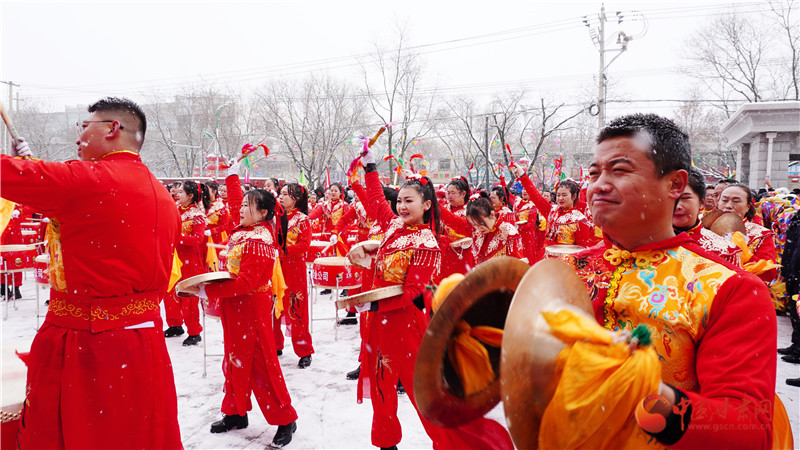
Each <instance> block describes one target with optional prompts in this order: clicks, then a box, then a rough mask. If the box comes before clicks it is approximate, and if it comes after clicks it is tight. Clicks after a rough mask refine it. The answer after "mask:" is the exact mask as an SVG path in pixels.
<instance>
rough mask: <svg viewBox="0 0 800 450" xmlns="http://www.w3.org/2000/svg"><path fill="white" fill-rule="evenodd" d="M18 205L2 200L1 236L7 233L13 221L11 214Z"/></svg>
mask: <svg viewBox="0 0 800 450" xmlns="http://www.w3.org/2000/svg"><path fill="white" fill-rule="evenodd" d="M14 206H16V203H14V202H12V201H8V200H6V199H4V198H0V234H3V232H4V231H6V227H7V226H8V222H10V221H11V213H13V212H14Z"/></svg>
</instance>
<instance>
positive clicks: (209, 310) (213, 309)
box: [200, 298, 222, 319]
mask: <svg viewBox="0 0 800 450" xmlns="http://www.w3.org/2000/svg"><path fill="white" fill-rule="evenodd" d="M200 303H201V304H202V305H203V312H205V313H206V315H207V316H209V317H213V318H215V319H219V318H221V317H222V302H220V299H218V298H204V299H203V300H202V301H201V302H200Z"/></svg>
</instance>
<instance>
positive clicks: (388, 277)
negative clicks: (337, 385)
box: [361, 164, 512, 448]
mask: <svg viewBox="0 0 800 450" xmlns="http://www.w3.org/2000/svg"><path fill="white" fill-rule="evenodd" d="M370 166H372V167H370ZM371 169H372V170H371ZM365 180H366V184H367V192H368V195H369V201H370V202H371V204H372V205H375V219H376V221H377V223H379V224H380V226H381V228H382V229H383V230H384V236H383V239H382V240H381V244H380V247H379V248H378V254H377V258H376V260H375V263H376V272H375V279H374V283H373V285H374V287H375V288H381V287H386V286H393V285H398V284H399V285H402V286H403V294H402V295H398V296H396V297H390V298H387V299H384V300H380V301H378V302H373V304H372V313H371V314H372V315H373V317H372V318H371V326H370V329H369V335H368V337H367V342H368V344H367V346H366V349H367V359H366V362H365V363H364V364H365V365H363V366H362V370H361V374H362V375H361V376H362V377H365V376H366V377H369V384H370V397H371V399H372V409H373V416H372V443H373V445H375V446H377V447H391V446H393V445H396V444H397V443H399V442H400V438H401V435H402V433H401V430H400V423H399V422H398V420H397V416H396V415H397V393H396V392H397V391H396V390H397V380H398V378H399V380H400V381H401V382H402V383H403V386H404V387H405V389H406V393H407V394H408V398H409V400H411V403H412V404H414V405H415V407H416V402H415V400H414V364H415V361H416V357H417V352H418V350H419V345H420V342H421V341H422V335H423V333H424V332H425V328H426V327H427V318H426V317H425V316H424V315H423V313H422V311H421V310H420V309H419V308H417V306H415V304H414V302H413V301H414V299H415V298H416V297H418V296H420V295H421V294H423V291H425V286H426V285H428V283H430V282H431V280H432V278H433V276H434V274H435V272H436V269H437V267H438V266H439V264H440V262H441V256H440V255H441V253H440V250H439V243H438V241H437V239H436V235H435V234H434V233H433V231H432V230H431V228H430V224H419V225H410V226H409V225H405V224H404V223H403V221H402V220H401V219H400V218H399V217H397V216H395V215H394V213H393V212H392V209H391V207H390V206H389V205H388V204H386V201H385V198H384V196H383V189H382V188H381V184H380V181H379V178H378V172H377V171H374V166H373V165H371V164H370V165H368V167H367V173H366V176H365ZM426 303H427V304H429V301H426ZM420 420H421V421H422V425H423V427H424V428H425V431H426V432H427V434H428V436H430V437H431V439H432V440H433V447H434V448H479V447H486V448H491V447H494V448H502V447H506V448H511V447H512V444H511V439H510V438H509V436H508V432H506V431H505V429H504V428H503V427H502V426H501V425H499V424H498V423H496V422H494V421H492V420H489V419H485V418H481V419H478V420H475V421H473V422H470V423H469V424H467V425H464V426H462V427H459V428H440V427H437V426H434V425H433V424H431V423H430V422H428V421H427V420H425V419H424V418H423V417H422V416H420Z"/></svg>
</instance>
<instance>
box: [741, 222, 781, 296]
mask: <svg viewBox="0 0 800 450" xmlns="http://www.w3.org/2000/svg"><path fill="white" fill-rule="evenodd" d="M744 227H745V229H746V230H747V247H749V248H750V251H752V252H753V256H752V258H750V261H748V262H752V263H754V262H758V261H761V260H766V261H772V262H776V261H777V259H778V254H777V251H776V249H775V238H774V236H775V233H773V232H772V231H770V230H768V229H766V228H764V227H762V226H761V225H757V224H755V223H753V222H747V221H745V223H744ZM777 276H778V269H777V268H775V269H770V270H767V271H766V272H764V273H762V274H760V275H758V278H761V280H763V281H764V282H765V283H767V284H769V283H770V282H772V281H773V280H775V278H776V277H777Z"/></svg>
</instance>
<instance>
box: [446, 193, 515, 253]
mask: <svg viewBox="0 0 800 450" xmlns="http://www.w3.org/2000/svg"><path fill="white" fill-rule="evenodd" d="M465 214H466V218H461V217H458V216H456V215H455V214H453V213H451V212H449V211H446V210H443V211H442V222H443V223H445V224H447V226H449V227H451V228H453V229H454V230H456V233H459V234H471V235H472V256H473V258H474V259H475V263H476V264H480V263H482V262H485V261H488V260H490V259H491V258H495V257H500V256H511V257H514V258H520V259H521V258H523V255H522V243H521V242H520V236H519V232H518V231H517V228H516V227H515V226H514V224H513V223H509V222H506V221H504V220H503V219H501V218H500V216H499V215H498V214H497V211H496V210H495V209H494V207H493V206H492V203H491V201H490V200H489V198H488V196H487V195H486V193H485V192H481V193H479V194H474V195H473V196H472V198H471V199H470V201H469V203H467V207H466V213H465Z"/></svg>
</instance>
